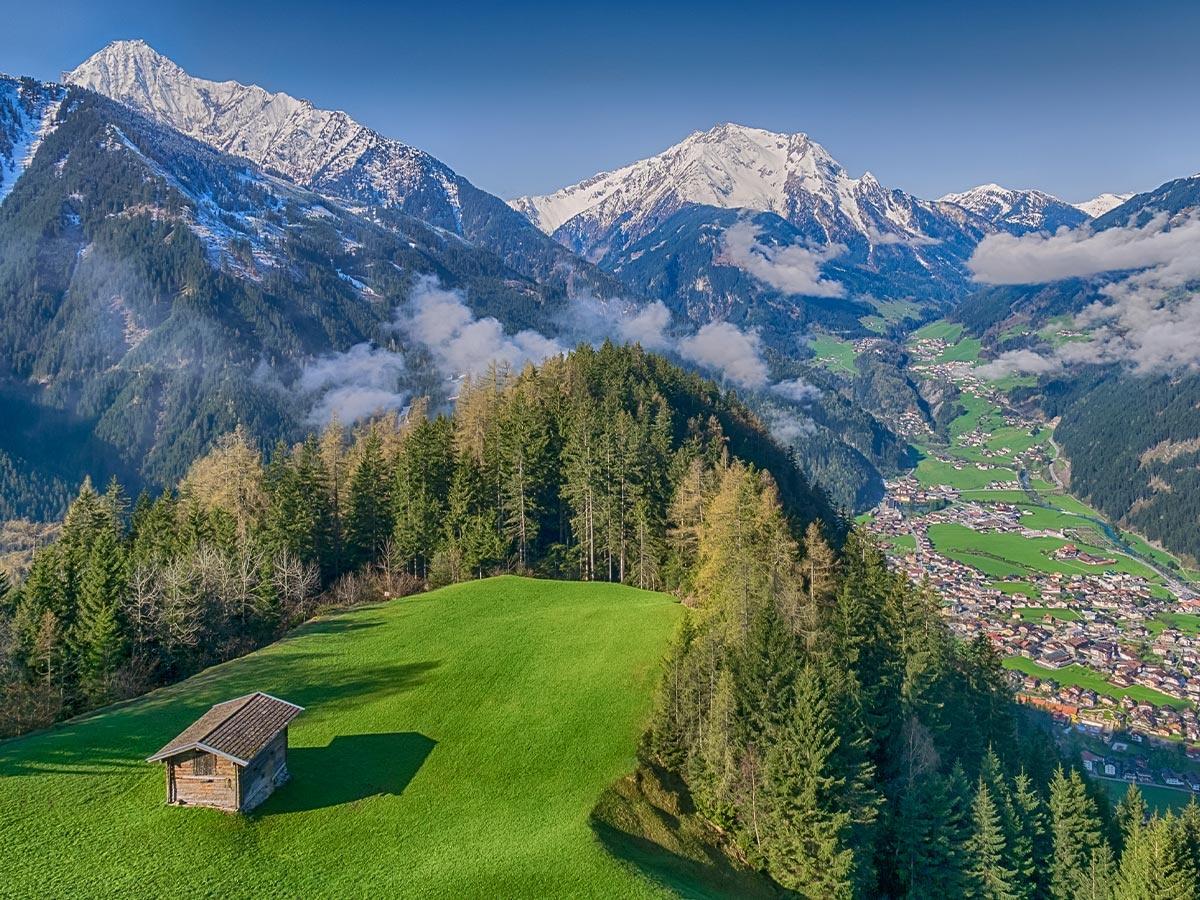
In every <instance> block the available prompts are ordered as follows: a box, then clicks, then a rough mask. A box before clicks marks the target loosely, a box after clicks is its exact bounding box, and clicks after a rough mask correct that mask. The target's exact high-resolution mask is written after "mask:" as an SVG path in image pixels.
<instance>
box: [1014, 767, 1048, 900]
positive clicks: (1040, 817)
mask: <svg viewBox="0 0 1200 900" xmlns="http://www.w3.org/2000/svg"><path fill="white" fill-rule="evenodd" d="M1013 786H1014V790H1013V808H1014V811H1015V818H1016V834H1015V835H1014V838H1013V842H1012V854H1011V857H1012V864H1013V869H1014V871H1015V872H1016V874H1017V883H1018V885H1019V886H1020V894H1021V896H1024V897H1030V898H1034V897H1041V896H1043V895H1044V893H1045V890H1046V879H1045V867H1046V862H1047V857H1048V855H1049V847H1048V842H1047V835H1046V814H1045V808H1044V804H1043V803H1042V798H1041V797H1040V796H1039V795H1038V792H1037V789H1036V788H1035V787H1034V784H1033V781H1032V779H1030V777H1029V776H1028V775H1027V774H1026V773H1025V772H1024V770H1022V771H1021V772H1019V773H1018V774H1017V776H1016V777H1015V778H1014V779H1013Z"/></svg>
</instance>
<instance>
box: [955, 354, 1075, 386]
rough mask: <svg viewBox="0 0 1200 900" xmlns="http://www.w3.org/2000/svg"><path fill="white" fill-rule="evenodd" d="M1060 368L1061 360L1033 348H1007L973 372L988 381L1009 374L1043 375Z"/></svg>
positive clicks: (1005, 376)
mask: <svg viewBox="0 0 1200 900" xmlns="http://www.w3.org/2000/svg"><path fill="white" fill-rule="evenodd" d="M1061 369H1062V361H1061V360H1059V359H1057V358H1055V357H1047V356H1042V355H1041V354H1039V353H1036V352H1034V351H1033V350H1027V349H1025V350H1007V351H1005V352H1004V353H1001V354H1000V355H999V356H997V357H996V358H995V359H993V360H992V361H991V362H988V363H984V364H983V365H982V366H979V367H978V368H976V369H975V374H976V375H978V376H979V377H980V378H985V379H987V380H988V381H995V380H997V379H999V378H1007V377H1008V376H1009V375H1044V374H1047V373H1050V372H1057V371H1060V370H1061Z"/></svg>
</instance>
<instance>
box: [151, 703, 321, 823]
mask: <svg viewBox="0 0 1200 900" xmlns="http://www.w3.org/2000/svg"><path fill="white" fill-rule="evenodd" d="M303 711H304V708H303V707H301V706H297V705H296V704H294V703H288V702H287V701H286V700H280V699H279V698H278V697H272V696H271V695H270V694H264V693H262V692H261V691H257V692H255V693H253V694H247V695H246V696H244V697H238V698H237V699H236V700H226V701H225V702H224V703H218V704H217V705H216V706H214V707H213V708H212V709H210V710H209V711H208V712H206V713H205V714H204V715H202V716H201V717H200V718H199V719H197V720H196V721H195V722H193V723H192V724H191V725H189V726H188V727H187V728H186V729H184V731H183V732H182V733H181V734H180V735H179V736H178V737H176V738H175V739H174V740H173V741H171V742H170V743H168V744H167V745H166V746H165V747H163V748H162V749H161V750H159V751H158V752H157V753H155V754H154V755H153V756H151V757H148V758H147V760H146V761H147V762H165V763H166V768H167V802H168V803H171V804H174V805H176V806H211V807H214V808H216V809H223V810H225V811H226V812H247V811H248V810H251V809H254V807H256V806H258V805H259V804H260V803H262V802H263V801H264V800H266V799H267V797H269V796H270V795H271V792H272V791H274V790H275V788H277V787H278V786H279V785H281V784H283V783H284V782H285V781H287V780H288V777H289V776H288V768H287V740H288V739H287V733H288V732H287V730H288V723H289V722H291V721H292V719H294V718H296V716H298V715H299V714H300V713H301V712H303Z"/></svg>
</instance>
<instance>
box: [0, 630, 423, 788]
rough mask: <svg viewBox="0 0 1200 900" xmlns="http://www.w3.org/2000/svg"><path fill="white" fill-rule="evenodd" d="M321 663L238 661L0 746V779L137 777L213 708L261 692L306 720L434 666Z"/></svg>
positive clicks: (397, 687)
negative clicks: (300, 710)
mask: <svg viewBox="0 0 1200 900" xmlns="http://www.w3.org/2000/svg"><path fill="white" fill-rule="evenodd" d="M325 658H326V655H325V654H323V653H321V652H320V651H314V652H296V651H293V652H291V653H288V654H287V655H286V656H285V655H278V654H255V655H253V656H249V657H242V658H241V659H238V660H234V661H232V662H228V663H223V664H221V665H218V666H214V667H213V668H210V669H206V670H205V671H204V672H202V673H200V674H199V675H195V676H193V677H192V678H190V679H188V680H187V681H185V682H182V683H180V684H176V685H172V686H170V687H167V688H163V689H161V690H158V691H155V692H153V693H151V694H149V695H147V696H145V697H142V698H139V699H137V700H134V701H129V702H127V703H125V704H121V705H118V706H114V707H108V708H107V709H102V710H98V711H97V712H95V713H90V714H88V715H87V716H84V717H82V718H80V719H74V720H70V721H67V722H63V723H60V724H59V725H56V726H54V727H52V728H50V729H47V730H46V731H42V732H37V733H34V734H32V735H28V736H26V737H24V738H18V739H15V740H12V741H4V742H0V777H5V776H11V775H36V774H41V773H45V772H62V773H63V774H67V772H68V771H73V772H76V773H78V774H88V775H92V774H99V772H100V771H101V770H106V771H108V772H110V773H112V774H118V773H122V772H124V773H127V774H129V775H133V776H135V777H140V776H141V775H142V774H144V773H145V772H146V771H147V770H148V769H150V768H151V767H149V766H148V765H147V764H146V763H145V762H144V760H145V758H146V757H147V756H149V755H150V754H151V753H153V752H154V751H155V750H157V749H158V748H159V747H161V746H163V745H164V744H165V743H166V742H167V741H169V740H170V739H171V738H173V737H174V736H175V735H176V734H178V733H179V732H181V731H182V730H183V729H184V728H186V727H187V726H188V725H190V724H191V723H192V722H194V721H195V720H196V719H197V718H199V717H200V715H201V714H203V713H204V712H205V711H206V710H207V709H208V708H209V706H211V705H212V704H214V703H219V702H221V701H223V700H230V699H232V698H234V697H239V696H241V695H243V694H248V693H250V692H251V691H259V690H261V691H266V692H267V693H268V694H274V695H275V696H277V697H282V698H283V699H285V700H288V701H290V702H292V703H298V704H299V705H300V706H303V707H305V708H306V710H307V713H306V715H308V716H311V717H317V716H321V715H322V714H323V712H324V711H325V710H327V709H328V710H334V711H336V712H337V713H339V714H344V713H346V712H347V711H349V710H353V709H354V708H355V707H356V706H358V705H359V704H361V703H368V702H371V701H372V700H374V699H376V698H377V697H378V696H379V695H380V694H381V693H395V692H399V691H407V690H410V689H411V688H413V687H416V686H417V685H420V684H422V683H423V682H424V681H425V679H426V677H427V675H428V673H429V672H431V671H432V670H433V669H435V668H437V666H438V663H437V661H435V660H426V661H421V662H411V663H388V664H384V665H378V666H359V667H357V668H353V669H331V668H329V667H326V666H325V665H323V663H324V660H325ZM350 765H353V762H351V763H350ZM330 774H331V775H336V773H330Z"/></svg>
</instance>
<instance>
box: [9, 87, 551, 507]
mask: <svg viewBox="0 0 1200 900" xmlns="http://www.w3.org/2000/svg"><path fill="white" fill-rule="evenodd" d="M0 92H2V93H0V96H6V97H13V96H20V97H23V98H24V99H23V100H22V102H23V103H25V104H26V107H23V108H27V109H31V110H39V109H47V110H48V109H50V107H51V106H53V107H54V112H53V113H52V114H50V113H47V114H45V115H43V117H42V120H41V123H40V124H38V125H37V130H38V131H39V132H40V134H41V141H40V144H39V146H38V147H37V150H36V153H34V154H33V156H32V159H30V160H29V161H28V162H27V163H25V162H24V157H22V160H23V163H22V165H23V172H22V174H21V176H20V178H19V179H17V180H15V181H14V182H13V183H12V187H11V192H10V193H9V194H8V196H7V197H6V198H5V199H4V201H3V203H2V204H0V295H2V296H4V298H5V304H4V309H3V315H2V316H0V361H2V365H0V398H4V400H5V402H6V403H12V404H17V407H16V408H18V410H19V411H20V416H19V417H18V418H19V420H22V421H23V420H26V419H28V420H30V421H34V420H37V419H39V418H42V417H45V418H46V420H47V421H48V422H52V421H54V422H57V421H59V420H62V421H61V422H60V425H61V428H62V429H63V430H62V431H61V432H55V433H63V434H73V435H76V436H78V435H80V434H83V435H88V436H89V441H91V442H92V446H93V448H94V451H95V452H92V451H91V450H89V451H88V453H87V460H88V462H87V464H86V467H83V468H80V467H79V466H74V465H72V466H68V467H67V468H68V469H70V470H71V471H70V472H67V471H65V470H63V469H62V467H60V466H58V465H57V463H59V462H61V461H62V460H63V459H65V458H66V457H67V456H69V455H70V454H75V453H76V452H77V450H78V449H79V446H78V442H77V441H71V442H68V443H69V445H68V444H64V445H63V446H60V447H59V451H58V454H59V455H58V456H55V455H51V456H44V455H42V451H43V449H44V448H45V447H46V446H47V445H46V434H45V429H41V430H40V431H39V432H38V433H37V434H34V433H33V432H32V431H30V430H29V429H19V428H10V429H4V430H0V455H3V456H4V458H5V460H8V461H9V464H11V466H13V467H15V468H16V469H17V470H18V471H30V467H31V466H32V467H33V468H34V469H36V470H38V471H41V472H54V473H59V474H61V476H62V477H64V478H67V479H68V480H69V482H71V487H70V490H71V491H73V490H74V487H75V485H76V484H77V483H78V479H79V478H81V477H82V474H83V472H85V471H90V472H92V473H93V474H94V475H95V476H97V477H103V476H105V475H106V474H107V473H109V472H113V471H126V470H129V469H136V470H138V471H139V472H140V473H141V474H142V476H144V479H145V483H149V484H153V485H162V484H169V483H171V482H172V481H173V480H174V479H176V478H177V477H178V476H179V475H180V474H181V473H182V470H183V468H184V467H186V465H187V464H188V463H189V462H190V461H191V459H192V458H194V456H195V455H197V454H198V453H199V452H201V451H202V450H203V449H205V448H206V447H207V446H208V443H209V442H210V441H211V440H212V438H213V437H215V436H216V435H218V434H220V433H223V432H225V431H228V430H230V429H231V428H233V427H234V426H235V425H236V424H238V423H239V422H241V423H243V424H245V425H246V426H247V427H248V428H250V429H251V431H252V432H253V433H254V434H255V435H257V436H258V437H259V438H260V439H261V440H264V441H270V440H274V439H275V438H276V437H285V436H290V435H292V434H294V433H295V432H296V430H297V429H298V428H299V427H301V426H302V425H305V423H306V421H307V420H308V417H309V416H310V415H311V414H312V401H313V397H311V396H310V397H307V398H306V397H305V396H303V395H302V392H301V391H298V390H296V389H294V387H295V383H296V379H298V378H299V377H300V376H301V375H302V374H303V372H304V371H305V370H306V367H307V366H308V365H309V364H310V363H311V362H312V361H314V360H317V359H319V358H324V357H325V356H326V355H327V354H330V353H333V352H342V353H345V352H347V351H349V350H350V348H351V347H353V346H355V345H360V344H363V345H364V346H363V348H362V351H367V347H366V345H365V344H364V342H366V341H371V340H373V341H374V342H375V344H376V345H377V346H378V347H389V348H391V349H392V350H394V351H400V350H402V349H404V348H403V347H402V346H401V343H400V341H401V339H402V337H403V336H402V335H399V334H397V332H396V331H395V329H394V327H393V324H394V321H393V320H394V316H395V310H396V309H397V308H398V307H399V306H401V305H402V304H403V303H404V302H405V301H406V300H407V299H408V298H409V297H410V295H411V294H412V291H413V289H414V287H415V286H416V285H418V284H420V283H424V282H423V281H422V279H426V278H436V279H437V282H438V283H439V284H440V285H441V286H443V287H445V288H459V289H461V290H462V296H463V297H465V298H466V303H468V304H470V305H471V307H472V309H473V312H474V313H475V314H478V315H485V314H486V315H492V314H494V315H496V316H498V317H500V322H499V324H500V325H507V326H509V327H510V328H512V329H516V328H521V327H526V326H527V325H530V324H533V323H535V322H538V321H541V320H544V319H545V318H546V317H547V316H548V315H550V314H551V313H552V312H554V311H555V310H557V309H558V308H559V307H560V306H561V304H562V303H563V302H564V299H565V298H563V296H562V295H561V293H560V292H558V291H556V290H554V289H551V288H547V287H544V286H542V285H539V284H538V283H536V282H534V281H532V280H530V279H528V278H525V277H523V276H521V275H520V274H518V273H516V272H514V271H513V270H511V269H509V268H508V267H506V266H505V265H504V264H503V263H502V262H501V261H500V259H499V258H497V257H496V256H495V255H494V254H492V253H491V252H489V251H485V250H480V249H478V248H476V247H474V246H473V245H471V244H469V243H466V242H464V241H462V240H461V239H459V238H457V237H454V236H453V235H451V234H449V233H447V232H445V231H444V230H441V229H437V228H433V227H431V226H429V225H427V224H425V223H424V222H422V221H420V220H417V219H415V218H412V217H409V216H405V215H403V214H400V213H396V214H395V215H394V216H393V217H392V219H391V220H390V221H389V223H388V226H387V227H386V228H385V227H382V226H380V225H377V224H375V223H373V222H370V221H368V220H366V219H365V218H362V217H359V216H356V215H354V214H352V213H350V212H347V211H346V210H344V209H343V208H341V207H340V206H338V205H336V204H333V203H331V202H329V201H328V200H326V199H324V198H323V197H321V196H319V195H317V194H315V193H312V192H310V191H307V190H304V189H301V188H298V187H296V186H294V185H292V184H290V183H289V182H287V181H284V180H282V179H280V178H278V177H275V176H271V175H268V174H266V173H264V172H263V171H262V170H260V169H258V168H256V167H254V166H253V165H251V164H249V163H247V162H245V161H243V160H239V159H236V158H234V157H231V156H227V155H225V154H222V153H219V152H217V151H215V150H213V149H211V148H209V147H208V146H206V145H204V144H202V143H199V142H197V141H194V140H192V139H190V138H187V137H185V136H182V135H180V134H179V133H177V132H175V131H172V130H170V129H168V128H165V127H163V126H161V125H158V124H156V123H153V122H151V121H149V120H147V119H145V118H144V117H142V116H140V115H139V114H137V113H135V112H133V111H132V110H130V109H128V108H126V107H124V106H121V105H119V104H117V103H114V102H112V101H110V100H107V99H105V98H103V97H101V96H100V95H98V94H94V93H91V92H88V91H84V90H81V89H78V88H70V89H64V88H62V87H60V86H57V85H35V84H33V83H30V82H19V81H17V80H15V79H9V78H5V77H0ZM36 121H37V119H36V117H31V116H29V115H23V116H19V117H14V116H12V115H8V116H6V117H5V118H4V119H2V120H0V146H4V147H18V146H21V145H22V141H23V140H26V136H27V135H28V134H30V133H31V122H36ZM8 152H9V153H10V155H9V157H7V158H9V159H11V158H13V157H12V155H11V151H8ZM10 171H12V167H11V166H10ZM465 314H466V315H467V316H468V317H469V316H470V314H471V313H470V312H467V313H465ZM381 352H382V351H381ZM387 352H391V351H387ZM344 362H345V363H346V364H347V365H349V364H353V363H357V364H358V365H359V366H374V367H375V368H374V369H372V370H371V371H370V372H368V374H369V375H371V377H372V378H373V379H374V381H375V382H376V384H375V387H376V388H378V389H379V390H380V392H381V393H382V394H384V395H385V397H386V396H390V397H391V398H392V400H391V401H390V402H393V403H395V402H397V401H399V400H400V399H401V394H400V393H399V392H400V390H401V387H400V385H399V384H398V383H397V381H398V379H399V376H400V374H401V373H402V372H403V373H405V377H406V378H407V379H408V380H407V383H408V384H409V386H410V387H412V388H413V389H416V387H417V386H418V385H420V379H421V378H425V379H430V378H432V379H433V384H432V386H431V385H430V384H425V385H423V386H422V387H421V390H422V391H431V390H432V391H433V392H434V393H436V392H437V391H436V388H437V380H438V379H439V378H440V376H439V374H438V373H437V371H436V369H435V368H434V367H433V366H432V365H431V364H428V363H420V364H419V365H417V366H409V367H407V368H406V367H405V364H404V360H403V359H402V358H401V357H400V356H399V354H398V353H393V355H391V356H388V355H387V354H386V353H384V354H383V355H380V353H378V352H375V351H370V352H361V351H360V353H359V355H358V356H357V357H346V358H344ZM389 367H390V368H389ZM256 373H258V374H256ZM389 373H390V374H391V382H390V383H389V382H388V380H387V377H386V376H388V374H389ZM352 374H353V373H352ZM259 375H262V376H263V377H259ZM326 375H328V373H326ZM285 386H286V387H285ZM388 391H391V392H393V393H391V394H388V393H387V392H388ZM47 408H49V409H52V410H55V411H56V414H55V415H54V416H48V415H45V414H44V413H39V412H38V410H39V409H40V410H45V409H47ZM393 408H394V406H393ZM55 427H56V428H57V427H59V426H55ZM51 430H52V431H53V429H51ZM83 465H84V464H83V463H80V466H83ZM8 468H9V465H8V464H6V463H5V461H4V460H0V472H2V471H7V469H8ZM55 477H58V474H56V476H55ZM5 481H6V479H4V478H0V484H3V483H4V482H5ZM47 490H51V488H47ZM53 490H54V491H55V496H56V497H58V498H60V499H61V497H62V496H63V495H64V494H65V493H66V491H64V490H59V489H57V488H54V489H53ZM2 499H3V498H0V500H2ZM56 502H57V501H56ZM3 506H4V504H3V502H0V508H2V507H3ZM23 506H24V509H26V510H32V509H34V508H36V509H38V510H39V512H41V513H45V512H46V511H47V510H46V509H45V508H42V507H40V506H33V507H31V506H29V505H28V503H27V502H26V503H24V504H23ZM17 512H21V510H17Z"/></svg>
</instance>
